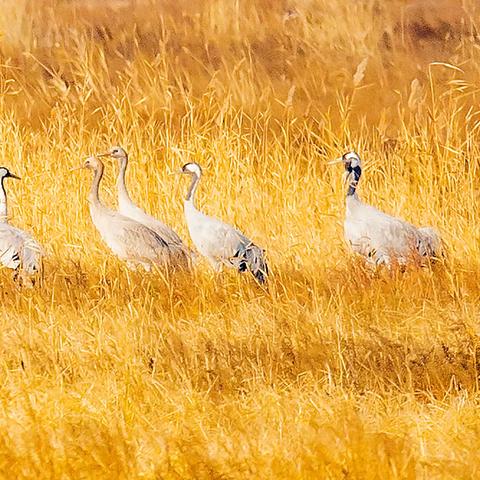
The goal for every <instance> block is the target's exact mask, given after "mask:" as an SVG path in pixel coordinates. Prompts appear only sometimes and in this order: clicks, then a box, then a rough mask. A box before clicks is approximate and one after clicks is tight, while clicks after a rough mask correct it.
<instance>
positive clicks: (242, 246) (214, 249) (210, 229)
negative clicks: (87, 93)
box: [179, 163, 268, 284]
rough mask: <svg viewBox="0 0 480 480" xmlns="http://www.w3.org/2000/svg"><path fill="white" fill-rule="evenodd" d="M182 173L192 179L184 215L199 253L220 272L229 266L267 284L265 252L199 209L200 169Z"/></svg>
mask: <svg viewBox="0 0 480 480" xmlns="http://www.w3.org/2000/svg"><path fill="white" fill-rule="evenodd" d="M179 173H182V174H185V175H189V176H191V177H192V182H191V184H190V187H189V189H188V192H187V196H186V197H185V201H184V213H185V219H186V222H187V226H188V230H189V232H190V237H191V239H192V241H193V243H194V244H195V246H196V248H197V250H198V251H199V252H200V253H201V254H202V255H203V256H205V257H206V258H207V259H208V260H209V262H210V263H211V265H212V266H213V268H214V269H215V270H216V271H220V270H221V268H222V266H223V265H225V266H227V267H230V268H236V269H237V270H238V271H239V272H241V273H243V272H246V271H249V272H250V273H251V274H252V275H253V276H254V277H255V279H256V280H257V281H258V283H260V284H263V283H265V282H266V279H267V275H268V266H267V262H266V260H265V252H264V250H263V249H261V248H260V247H258V246H257V245H255V244H254V243H253V242H252V241H251V240H250V239H248V238H247V237H246V236H245V235H244V234H243V233H242V232H240V231H239V230H237V229H236V228H234V227H232V226H231V225H228V224H227V223H224V222H222V221H220V220H218V219H216V218H213V217H210V216H208V215H205V214H204V213H202V212H201V211H200V210H198V209H197V208H196V207H195V192H196V191H197V188H198V184H199V182H200V178H201V177H202V168H201V167H200V165H199V164H198V163H186V164H185V165H184V166H183V167H182V169H181V171H180V172H179Z"/></svg>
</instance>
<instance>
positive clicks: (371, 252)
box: [330, 152, 441, 265]
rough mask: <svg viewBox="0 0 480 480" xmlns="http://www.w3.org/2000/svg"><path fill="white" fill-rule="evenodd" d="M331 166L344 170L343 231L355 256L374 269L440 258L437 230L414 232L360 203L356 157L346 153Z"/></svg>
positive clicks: (359, 165)
mask: <svg viewBox="0 0 480 480" xmlns="http://www.w3.org/2000/svg"><path fill="white" fill-rule="evenodd" d="M330 163H332V164H333V163H343V164H344V166H345V171H346V175H347V177H346V181H347V182H348V192H347V201H346V203H347V210H346V215H345V223H344V231H345V238H346V240H347V242H348V243H349V244H350V245H351V246H352V249H353V251H354V252H356V253H359V254H361V255H363V256H365V257H366V258H367V259H368V261H369V262H370V263H374V264H376V265H379V264H385V265H390V264H391V263H392V262H397V263H398V264H400V265H405V264H406V263H408V262H409V261H412V260H415V259H416V258H425V257H426V258H433V257H437V256H439V255H440V254H441V240H440V237H439V235H438V233H437V232H436V230H434V229H433V228H430V227H422V228H417V227H415V226H413V225H411V224H410V223H408V222H405V221H404V220H401V219H399V218H396V217H393V216H391V215H387V214H386V213H383V212H381V211H379V210H377V209H376V208H374V207H372V206H370V205H367V204H365V203H363V202H362V201H361V200H360V198H359V197H358V194H357V186H358V182H359V180H360V176H361V174H362V165H361V160H360V157H359V156H358V154H357V153H355V152H348V153H345V154H344V155H343V156H342V157H340V158H338V159H337V160H334V161H333V162H330Z"/></svg>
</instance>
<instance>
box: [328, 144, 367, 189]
mask: <svg viewBox="0 0 480 480" xmlns="http://www.w3.org/2000/svg"><path fill="white" fill-rule="evenodd" d="M329 163H330V165H333V164H335V163H343V165H344V166H345V183H348V184H349V185H350V186H352V187H356V186H357V184H358V181H359V180H360V176H361V175H362V161H361V159H360V156H359V155H358V153H357V152H354V151H351V152H347V153H344V154H343V155H342V156H341V157H340V158H337V159H336V160H333V161H332V162H329Z"/></svg>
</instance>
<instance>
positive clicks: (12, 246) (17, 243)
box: [0, 167, 43, 279]
mask: <svg viewBox="0 0 480 480" xmlns="http://www.w3.org/2000/svg"><path fill="white" fill-rule="evenodd" d="M7 178H14V179H17V180H20V177H17V176H16V175H14V174H13V173H11V172H10V171H9V170H8V168H5V167H0V263H2V265H4V266H5V267H7V268H11V269H13V270H15V275H14V278H15V279H16V278H18V276H19V275H20V274H22V275H23V274H26V275H27V276H31V275H33V274H35V273H37V272H39V271H40V270H41V267H42V257H43V251H42V248H41V246H40V244H39V243H38V242H37V241H36V240H35V239H34V238H33V237H32V236H31V235H30V234H29V233H27V232H25V231H24V230H21V229H20V228H16V227H14V226H12V225H10V224H9V222H8V210H7V193H6V191H5V179H7Z"/></svg>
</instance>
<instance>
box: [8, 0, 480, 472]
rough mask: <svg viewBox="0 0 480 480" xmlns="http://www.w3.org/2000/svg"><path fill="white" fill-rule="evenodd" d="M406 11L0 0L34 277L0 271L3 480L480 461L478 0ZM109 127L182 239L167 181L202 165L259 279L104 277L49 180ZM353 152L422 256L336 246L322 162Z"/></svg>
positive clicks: (470, 466) (78, 209) (333, 183)
mask: <svg viewBox="0 0 480 480" xmlns="http://www.w3.org/2000/svg"><path fill="white" fill-rule="evenodd" d="M423 4H424V5H425V4H426V10H427V12H426V13H425V8H424V6H422V2H416V3H415V4H413V2H410V3H408V4H407V3H405V2H401V1H390V2H384V3H379V2H376V1H373V0H372V1H370V0H364V1H361V2H342V1H340V0H334V1H332V0H330V1H324V0H313V1H304V0H298V1H293V2H277V1H273V0H260V1H253V0H245V1H234V2H228V1H220V0H207V1H193V2H192V1H188V2H187V1H184V0H177V1H175V2H170V1H160V0H155V1H154V0H151V1H147V0H145V1H135V2H134V1H126V0H124V1H121V0H110V1H108V2H94V1H90V2H76V1H70V2H67V1H60V0H57V1H53V0H51V1H47V0H35V1H34V0H22V1H4V5H2V9H1V11H0V32H1V34H2V37H1V43H0V57H1V61H0V139H1V141H0V153H1V157H2V162H1V163H2V164H4V165H5V166H8V167H9V168H10V169H11V171H12V172H14V173H17V174H19V175H21V176H22V177H23V180H22V182H18V183H14V182H13V181H12V182H11V183H9V184H8V185H7V187H8V193H9V199H11V201H10V207H11V217H12V223H14V224H15V225H18V226H20V227H22V228H25V229H27V230H29V231H31V232H32V233H34V235H35V236H36V238H38V239H39V241H41V243H42V244H43V245H45V249H46V251H47V253H48V256H47V258H46V260H45V272H44V278H43V281H42V285H41V286H40V287H36V288H34V289H31V290H28V289H23V290H19V289H17V287H16V286H15V285H14V283H13V281H12V279H11V272H10V271H7V270H2V271H1V272H0V277H1V285H2V287H1V289H0V297H1V301H0V327H1V328H0V336H1V343H0V345H1V349H2V355H1V356H0V372H1V373H0V377H1V379H2V381H1V382H0V426H1V430H2V435H1V436H0V476H1V477H3V478H90V477H95V478H148V479H150V478H151V479H153V478H172V479H173V478H289V479H292V478H358V479H368V478H412V479H413V478H452V479H453V478H477V477H478V475H479V474H480V472H479V465H480V462H479V454H478V452H479V451H480V440H479V438H480V437H479V430H480V419H479V417H478V407H479V401H480V396H479V389H478V378H479V377H478V375H479V372H478V369H479V368H480V367H479V361H478V356H479V354H480V353H479V352H480V350H479V347H480V342H479V339H480V330H479V320H480V311H479V307H478V305H479V300H480V290H479V287H478V285H479V282H480V247H479V245H480V243H479V240H480V230H479V221H478V220H479V207H478V205H479V188H478V176H479V174H480V170H479V163H478V158H479V157H480V148H479V146H478V136H479V134H478V128H479V125H480V123H479V109H478V100H479V92H478V78H479V75H480V67H479V65H480V50H479V48H478V36H477V22H478V19H479V17H478V11H477V10H478V8H477V6H476V5H475V2H464V4H462V6H460V5H459V4H458V3H457V2H455V1H453V0H452V1H451V2H441V3H440V4H438V5H437V7H436V9H432V8H431V6H430V7H429V4H428V2H423ZM422 8H423V10H422ZM422 12H423V13H422ZM112 144H121V145H123V146H124V147H125V148H126V149H127V150H128V151H129V152H130V154H131V159H132V161H131V166H130V169H129V172H128V183H129V188H130V190H131V192H132V196H133V197H134V198H135V201H136V202H138V203H139V204H140V205H142V206H143V207H144V208H145V209H147V210H148V211H149V212H152V213H153V214H155V215H156V216H158V217H159V218H162V219H164V220H165V221H166V222H167V223H168V224H170V225H172V226H173V227H174V228H175V229H176V230H177V231H178V232H179V233H180V234H181V235H182V237H183V238H185V239H188V233H187V230H186V227H185V222H184V219H183V214H182V197H183V195H184V191H185V189H186V185H185V184H184V183H183V179H181V178H176V177H171V176H169V175H168V174H169V173H170V172H172V171H173V170H174V169H177V168H179V167H180V166H181V165H182V164H183V163H185V162H187V161H192V160H194V161H198V162H199V163H201V164H202V166H203V167H204V170H205V172H206V175H205V177H204V180H203V181H202V184H201V187H200V190H199V195H198V196H199V204H200V206H201V207H202V208H203V209H204V210H205V211H206V212H208V213H210V214H213V215H215V216H218V217H220V218H223V219H225V220H228V221H229V222H233V223H235V224H238V225H239V226H240V227H241V228H242V230H244V231H245V232H246V233H247V234H248V235H249V236H250V237H251V238H253V239H254V240H255V241H256V242H257V243H258V244H259V245H262V246H264V247H265V248H266V249H267V252H268V258H269V262H270V264H271V270H272V276H271V280H270V282H269V285H268V288H267V289H262V288H260V287H258V286H257V285H256V284H255V283H254V282H253V281H252V280H251V279H250V278H248V277H247V276H238V275H237V274H236V273H235V272H233V273H232V272H224V273H223V274H221V275H217V274H215V273H214V272H212V271H211V269H210V268H209V266H208V265H207V264H206V263H203V262H201V263H200V264H199V265H198V268H196V270H195V271H194V272H193V273H192V275H186V274H182V275H179V276H175V277H173V278H168V277H165V276H162V275H160V274H158V273H152V274H147V275H145V274H143V273H138V272H130V271H128V270H127V269H126V268H125V265H124V264H123V263H121V262H119V261H118V260H117V259H116V258H114V257H113V256H112V255H111V254H110V253H109V251H108V250H107V248H106V247H105V246H104V245H103V244H102V242H101V241H100V238H99V236H98V234H97V233H96V232H95V230H94V227H93V225H92V223H91V221H90V218H89V213H88V207H87V202H86V195H87V192H88V188H89V185H90V181H91V178H90V176H89V174H88V173H87V172H70V169H71V167H75V166H78V165H80V164H81V163H82V161H83V158H84V157H85V156H86V155H88V154H91V153H93V152H98V151H102V150H104V149H106V148H107V147H109V146H110V145H112ZM351 148H355V149H357V150H358V151H359V152H360V153H361V155H362V157H363V158H364V160H365V167H366V168H365V174H364V176H363V177H362V182H361V187H360V191H361V195H362V197H363V198H364V199H365V200H366V201H369V202H371V203H373V204H375V205H377V206H378V207H380V208H381V209H383V210H385V211H388V212H391V213H393V214H396V215H401V216H402V217H404V218H406V219H408V220H409V221H411V222H413V223H416V224H421V225H434V226H436V227H437V228H438V229H439V230H440V231H441V233H442V236H443V237H444V239H445V241H446V244H447V246H448V257H447V260H446V261H445V262H444V263H443V264H441V265H437V266H435V267H434V268H428V269H420V270H419V269H415V268H412V269H409V270H407V271H406V272H404V273H399V272H392V273H390V272H385V271H379V272H377V273H376V274H372V273H371V272H369V271H368V270H366V269H365V268H364V267H363V265H362V262H361V261H359V260H358V259H356V258H353V257H352V255H351V253H350V251H349V250H348V248H347V247H346V245H344V242H343V239H342V236H343V232H342V218H343V215H344V191H343V190H342V185H341V171H340V170H341V169H336V168H335V167H328V166H327V160H330V159H332V158H334V157H335V156H338V154H340V153H343V151H345V150H347V149H351ZM115 167H116V166H115ZM114 173H115V168H114V165H113V164H108V165H107V174H108V175H107V179H106V181H105V185H104V187H105V188H104V190H103V192H102V194H103V198H104V200H105V201H106V202H107V203H109V204H114V202H115V198H114V197H115V195H114V193H115V191H114V183H113V181H114V180H113V178H114Z"/></svg>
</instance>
